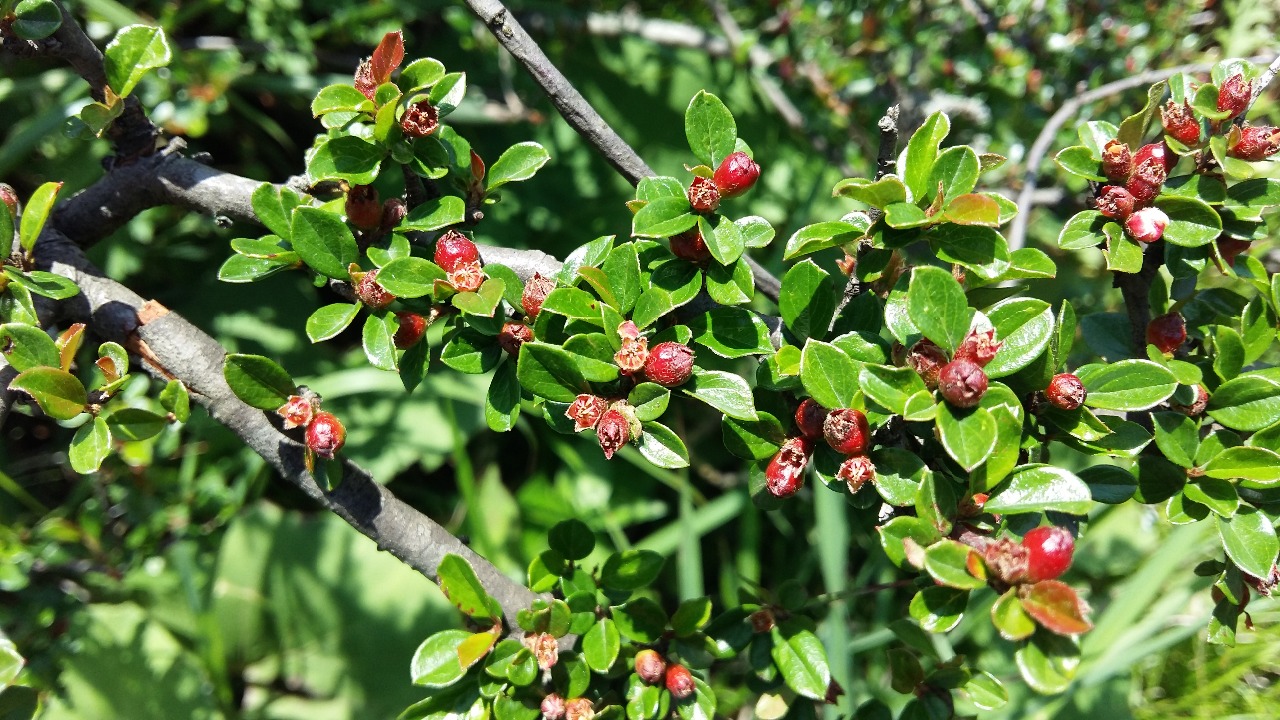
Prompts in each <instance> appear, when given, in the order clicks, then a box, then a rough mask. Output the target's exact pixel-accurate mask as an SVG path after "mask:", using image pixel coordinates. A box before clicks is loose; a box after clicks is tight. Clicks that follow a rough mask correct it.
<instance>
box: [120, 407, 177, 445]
mask: <svg viewBox="0 0 1280 720" xmlns="http://www.w3.org/2000/svg"><path fill="white" fill-rule="evenodd" d="M106 420H107V427H108V428H110V429H111V436H112V437H114V438H116V439H117V440H124V441H130V442H131V441H136V440H146V439H148V438H151V437H155V436H156V435H159V434H160V431H161V430H164V426H165V425H167V424H168V423H167V422H166V421H165V419H164V418H163V417H161V416H159V415H157V414H155V413H153V412H151V411H150V410H143V409H142V408H120V409H119V410H116V411H115V412H113V413H111V414H110V415H108V416H107V418H106Z"/></svg>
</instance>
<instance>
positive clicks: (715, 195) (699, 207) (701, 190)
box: [689, 177, 720, 213]
mask: <svg viewBox="0 0 1280 720" xmlns="http://www.w3.org/2000/svg"><path fill="white" fill-rule="evenodd" d="M689 204H690V205H691V206H693V211H694V212H697V213H713V212H715V211H716V208H718V207H720V191H719V190H717V189H716V185H715V183H713V182H711V181H710V180H708V179H706V178H704V177H695V178H694V179H693V182H691V183H689Z"/></svg>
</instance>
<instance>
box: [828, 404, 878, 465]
mask: <svg viewBox="0 0 1280 720" xmlns="http://www.w3.org/2000/svg"><path fill="white" fill-rule="evenodd" d="M822 435H823V437H825V438H826V440H827V444H828V445H830V446H831V449H832V450H835V451H836V452H838V453H840V454H841V455H861V454H862V453H864V452H866V451H867V444H868V443H869V442H870V440H871V428H870V426H868V425H867V416H866V415H863V414H862V411H861V410H854V409H853V408H838V409H836V410H832V411H831V412H830V413H828V414H827V419H826V420H825V421H824V422H823V423H822Z"/></svg>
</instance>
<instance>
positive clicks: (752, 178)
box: [713, 151, 760, 198]
mask: <svg viewBox="0 0 1280 720" xmlns="http://www.w3.org/2000/svg"><path fill="white" fill-rule="evenodd" d="M713 179H714V181H715V184H716V187H717V188H718V189H719V190H720V197H722V198H731V197H737V196H739V195H741V194H742V193H744V192H746V191H748V190H750V189H751V186H752V185H755V184H756V180H759V179H760V166H759V165H757V164H756V161H755V160H752V159H751V158H750V157H749V156H748V155H747V154H746V153H744V152H741V151H738V152H735V153H731V154H730V155H729V156H728V157H726V158H725V159H724V160H722V161H721V162H720V167H718V168H716V172H715V175H714V176H713Z"/></svg>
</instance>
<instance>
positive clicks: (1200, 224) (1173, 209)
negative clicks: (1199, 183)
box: [1155, 194, 1222, 247]
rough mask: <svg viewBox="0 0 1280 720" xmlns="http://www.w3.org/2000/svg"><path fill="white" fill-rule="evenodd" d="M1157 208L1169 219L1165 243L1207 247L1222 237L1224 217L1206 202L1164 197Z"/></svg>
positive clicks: (1165, 231) (1170, 196)
mask: <svg viewBox="0 0 1280 720" xmlns="http://www.w3.org/2000/svg"><path fill="white" fill-rule="evenodd" d="M1155 206H1156V207H1158V208H1160V209H1161V210H1163V211H1164V213H1165V214H1166V215H1168V216H1169V225H1168V226H1167V227H1166V228H1165V229H1164V235H1163V236H1162V237H1163V239H1164V240H1166V241H1168V242H1170V243H1173V244H1174V245H1181V246H1182V247H1199V246H1201V245H1207V244H1209V243H1211V242H1213V241H1214V240H1215V239H1217V237H1218V235H1220V234H1222V218H1220V217H1219V216H1218V213H1217V211H1215V210H1214V209H1213V207H1212V206H1210V205H1209V204H1208V203H1206V202H1204V201H1203V200H1199V199H1196V198H1189V197H1178V196H1174V195H1163V194H1162V195H1160V196H1159V197H1157V198H1156V201H1155Z"/></svg>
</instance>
